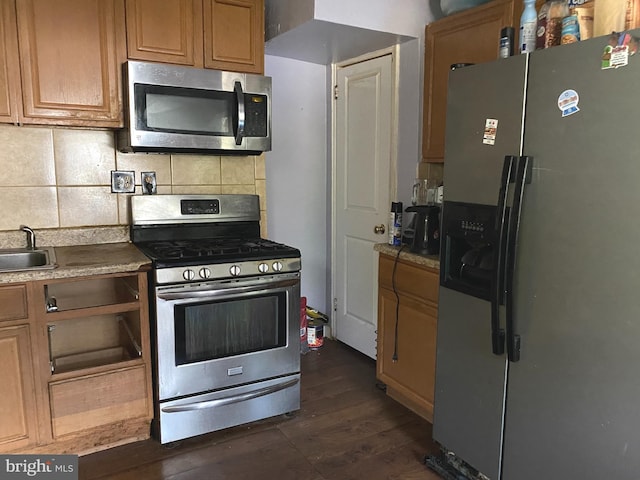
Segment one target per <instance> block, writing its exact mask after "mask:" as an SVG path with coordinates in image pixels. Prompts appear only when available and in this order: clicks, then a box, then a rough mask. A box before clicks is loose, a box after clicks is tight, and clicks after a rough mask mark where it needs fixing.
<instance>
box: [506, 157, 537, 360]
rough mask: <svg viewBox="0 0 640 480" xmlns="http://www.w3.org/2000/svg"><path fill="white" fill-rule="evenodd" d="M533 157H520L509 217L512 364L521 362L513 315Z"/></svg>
mask: <svg viewBox="0 0 640 480" xmlns="http://www.w3.org/2000/svg"><path fill="white" fill-rule="evenodd" d="M532 164H533V158H532V157H520V160H519V161H518V166H517V167H516V180H515V187H514V192H513V205H512V207H511V213H510V215H509V233H508V238H509V240H508V242H507V265H506V282H505V294H506V297H505V300H506V302H505V310H506V320H507V321H506V328H507V356H508V358H509V360H510V361H511V362H518V361H519V360H520V335H518V334H517V333H516V331H515V328H516V322H515V319H514V315H513V303H514V298H513V282H514V277H515V270H516V253H517V248H518V233H519V230H520V213H521V210H522V197H523V195H524V186H525V185H526V184H527V183H531V167H532Z"/></svg>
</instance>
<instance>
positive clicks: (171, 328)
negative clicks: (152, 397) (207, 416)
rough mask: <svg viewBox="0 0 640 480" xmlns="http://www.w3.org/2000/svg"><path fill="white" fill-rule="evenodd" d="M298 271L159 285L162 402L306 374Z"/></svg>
mask: <svg viewBox="0 0 640 480" xmlns="http://www.w3.org/2000/svg"><path fill="white" fill-rule="evenodd" d="M299 311H300V274H299V273H294V274H285V275H277V276H273V277H259V278H255V279H245V280H242V281H238V280H233V281H219V282H207V283H203V284H198V285H172V286H164V287H156V341H157V345H156V347H157V349H156V357H157V358H156V361H157V363H156V365H157V369H158V371H157V382H158V385H157V388H158V396H159V400H160V401H163V400H168V399H171V398H176V397H182V396H185V395H192V394H196V393H202V392H207V391H214V390H219V389H222V388H227V387H230V386H235V385H242V384H248V383H252V382H256V381H259V380H264V379H269V378H274V377H279V376H283V375H288V374H292V373H297V372H299V371H300V341H299V335H300V330H299V320H298V318H299Z"/></svg>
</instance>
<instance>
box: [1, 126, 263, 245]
mask: <svg viewBox="0 0 640 480" xmlns="http://www.w3.org/2000/svg"><path fill="white" fill-rule="evenodd" d="M111 170H133V171H135V181H136V194H141V193H142V189H141V186H140V184H141V175H140V174H141V172H147V171H154V172H156V178H157V185H158V193H160V194H162V193H195V194H198V193H214V194H216V193H250V194H258V195H260V206H261V217H262V222H261V223H262V230H263V234H265V235H266V215H265V213H266V212H265V210H266V200H265V194H266V179H265V166H264V155H260V156H240V157H239V156H229V157H227V156H212V155H161V154H130V153H126V154H125V153H120V152H118V151H116V148H115V140H114V134H113V132H112V131H109V130H84V129H83V130H80V129H70V128H49V127H24V126H13V125H0V212H1V215H0V232H2V231H15V230H17V229H18V228H19V226H20V225H22V224H26V225H29V226H30V227H31V228H34V229H63V228H82V227H97V226H122V225H127V224H129V221H130V211H129V196H130V194H119V193H118V194H116V193H111Z"/></svg>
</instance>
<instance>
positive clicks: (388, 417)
mask: <svg viewBox="0 0 640 480" xmlns="http://www.w3.org/2000/svg"><path fill="white" fill-rule="evenodd" d="M301 385H302V387H301V390H302V394H301V395H302V405H301V409H300V411H299V412H297V413H296V414H295V415H292V416H279V417H276V418H272V419H268V420H264V421H261V422H256V423H253V424H250V425H245V426H240V427H235V428H231V429H227V430H224V431H222V432H214V433H211V434H209V435H203V436H200V437H198V438H192V439H188V440H185V441H182V442H177V443H176V444H172V445H170V446H169V447H167V446H162V445H160V444H159V443H157V442H156V441H154V440H147V441H143V442H137V443H133V444H129V445H124V446H121V447H116V448H112V449H110V450H106V451H103V452H99V453H95V454H92V455H88V456H84V457H81V458H80V464H79V469H80V475H79V477H80V479H82V480H89V479H107V478H108V479H118V480H146V479H163V480H168V479H171V480H200V479H207V480H217V479H225V480H227V479H228V480H244V479H247V480H249V479H250V480H254V479H258V478H260V479H278V480H285V479H291V480H301V479H304V480H323V479H324V480H332V479H335V480H349V479H367V480H376V479H396V480H399V479H403V480H423V479H424V480H436V479H439V478H440V477H438V476H437V475H435V474H434V473H433V472H431V471H429V470H428V469H427V468H426V467H425V466H424V465H423V463H422V459H423V457H424V455H425V454H427V453H436V452H437V448H436V447H435V445H434V444H433V443H432V441H431V425H430V424H429V423H428V422H426V421H425V420H423V419H421V418H420V417H418V416H417V415H415V414H413V413H412V412H411V411H409V410H407V409H406V408H404V407H403V406H402V405H400V404H399V403H397V402H395V401H394V400H392V399H390V398H389V397H387V396H386V395H385V393H384V392H383V391H382V390H381V388H380V386H379V385H377V384H376V379H375V363H374V361H373V360H371V359H369V358H367V357H365V356H364V355H361V354H360V353H358V352H356V351H354V350H352V349H350V348H349V347H347V346H345V345H344V344H342V343H339V342H336V341H325V344H324V346H322V347H321V348H320V349H318V350H316V351H312V352H309V353H308V354H307V355H304V356H302V382H301Z"/></svg>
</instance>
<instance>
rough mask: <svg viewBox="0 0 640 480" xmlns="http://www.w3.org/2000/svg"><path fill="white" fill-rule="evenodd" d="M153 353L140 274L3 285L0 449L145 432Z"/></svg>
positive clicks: (84, 444) (71, 448) (63, 447)
mask: <svg viewBox="0 0 640 480" xmlns="http://www.w3.org/2000/svg"><path fill="white" fill-rule="evenodd" d="M150 350H151V349H150V331H149V306H148V294H147V274H146V272H125V273H114V274H106V275H95V276H89V277H79V278H61V279H52V280H39V281H33V282H27V283H23V284H8V285H3V286H0V365H2V369H1V370H0V385H2V390H3V393H2V395H0V453H9V452H19V453H23V454H24V453H48V454H56V453H72V454H85V453H90V452H94V451H98V450H102V449H105V448H108V447H111V446H114V445H119V444H123V443H128V442H132V441H136V440H142V439H145V438H148V437H149V435H150V424H151V419H152V418H153V401H152V391H151V352H150Z"/></svg>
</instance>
